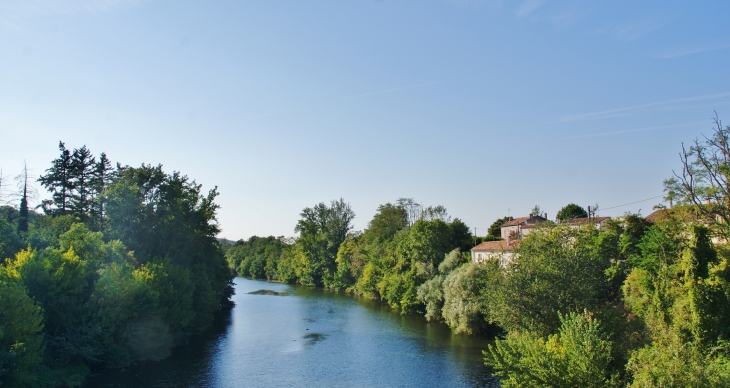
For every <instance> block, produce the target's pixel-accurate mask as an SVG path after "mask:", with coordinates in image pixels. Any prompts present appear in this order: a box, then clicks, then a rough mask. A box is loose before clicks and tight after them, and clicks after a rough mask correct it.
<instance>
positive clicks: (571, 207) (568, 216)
mask: <svg viewBox="0 0 730 388" xmlns="http://www.w3.org/2000/svg"><path fill="white" fill-rule="evenodd" d="M555 217H557V219H559V220H562V221H567V220H572V219H574V218H586V217H588V212H586V210H585V209H583V208H582V207H580V206H578V205H576V204H574V203H569V204H567V205H565V206H563V208H562V209H560V211H559V212H558V214H557V215H556V216H555Z"/></svg>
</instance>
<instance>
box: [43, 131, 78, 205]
mask: <svg viewBox="0 0 730 388" xmlns="http://www.w3.org/2000/svg"><path fill="white" fill-rule="evenodd" d="M58 149H59V150H60V151H61V155H60V156H59V157H58V159H54V160H53V162H51V163H53V165H52V166H51V168H49V169H48V170H46V175H41V177H40V178H38V182H40V183H41V185H42V186H43V187H45V188H46V189H47V190H49V191H50V192H51V194H52V198H53V200H45V201H43V204H42V205H43V209H44V211H45V212H46V213H51V214H67V213H68V211H69V209H70V203H71V196H72V191H73V189H74V186H73V182H72V180H71V173H72V166H71V152H70V151H69V150H67V149H66V145H65V144H63V142H61V141H59V142H58ZM51 205H54V206H55V209H54V208H52V207H51Z"/></svg>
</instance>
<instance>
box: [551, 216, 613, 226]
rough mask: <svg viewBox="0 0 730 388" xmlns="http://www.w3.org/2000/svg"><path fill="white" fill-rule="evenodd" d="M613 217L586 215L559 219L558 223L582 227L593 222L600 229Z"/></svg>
mask: <svg viewBox="0 0 730 388" xmlns="http://www.w3.org/2000/svg"><path fill="white" fill-rule="evenodd" d="M610 219H611V217H585V218H573V219H572V220H565V221H561V220H558V223H559V224H561V225H568V226H570V227H571V228H580V227H581V226H583V225H590V224H593V225H595V226H596V228H598V229H603V227H604V226H605V225H606V222H608V220H610Z"/></svg>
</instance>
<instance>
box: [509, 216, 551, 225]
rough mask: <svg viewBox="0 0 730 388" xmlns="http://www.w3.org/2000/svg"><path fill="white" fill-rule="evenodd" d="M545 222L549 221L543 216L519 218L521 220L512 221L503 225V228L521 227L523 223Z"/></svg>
mask: <svg viewBox="0 0 730 388" xmlns="http://www.w3.org/2000/svg"><path fill="white" fill-rule="evenodd" d="M544 221H547V219H545V218H542V217H541V216H532V217H529V216H528V217H519V218H515V219H514V220H512V221H507V222H505V223H504V224H502V226H501V227H502V228H504V227H505V226H516V225H519V224H522V223H528V224H537V223H540V222H544Z"/></svg>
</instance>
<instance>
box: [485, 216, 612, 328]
mask: <svg viewBox="0 0 730 388" xmlns="http://www.w3.org/2000/svg"><path fill="white" fill-rule="evenodd" d="M542 228H544V229H542V230H539V231H535V232H531V233H530V234H529V235H527V236H526V237H525V238H524V239H523V240H522V242H521V243H520V247H519V248H518V249H517V253H518V254H519V259H518V260H514V261H512V262H511V263H510V264H509V265H508V266H507V267H506V268H505V269H504V271H503V279H502V280H501V281H500V286H499V287H498V289H497V290H495V295H494V298H492V302H491V305H492V306H491V308H490V315H491V316H490V321H492V322H496V323H497V324H499V325H500V326H501V327H502V328H504V329H506V330H509V331H515V330H530V331H533V332H535V333H538V334H540V335H548V334H552V333H554V332H555V330H557V328H558V327H559V326H560V320H559V317H558V312H564V313H568V312H576V313H577V312H580V311H583V310H584V309H589V310H592V311H595V309H596V308H598V307H600V306H602V305H603V304H604V303H605V295H606V292H607V290H608V284H607V281H606V275H605V271H606V269H608V268H609V267H610V265H611V263H610V260H609V259H608V258H606V257H602V256H601V255H599V254H598V253H597V252H596V250H595V249H594V239H595V236H596V234H597V233H598V231H596V230H595V229H593V228H583V229H580V230H576V229H572V228H570V227H565V226H544V227H542Z"/></svg>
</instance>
